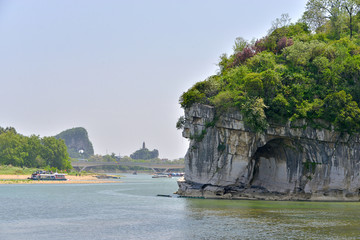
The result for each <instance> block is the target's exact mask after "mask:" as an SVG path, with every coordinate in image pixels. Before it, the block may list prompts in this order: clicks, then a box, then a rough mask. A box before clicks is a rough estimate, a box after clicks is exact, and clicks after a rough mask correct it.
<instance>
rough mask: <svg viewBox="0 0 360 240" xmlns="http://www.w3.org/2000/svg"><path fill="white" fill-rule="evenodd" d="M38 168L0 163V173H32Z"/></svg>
mask: <svg viewBox="0 0 360 240" xmlns="http://www.w3.org/2000/svg"><path fill="white" fill-rule="evenodd" d="M37 170H39V169H37V168H26V167H24V168H21V167H14V166H11V165H0V175H31V174H32V173H33V172H35V171H37Z"/></svg>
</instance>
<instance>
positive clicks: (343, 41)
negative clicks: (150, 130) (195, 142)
mask: <svg viewBox="0 0 360 240" xmlns="http://www.w3.org/2000/svg"><path fill="white" fill-rule="evenodd" d="M359 10H360V1H356V0H327V1H326V0H309V1H308V3H307V8H306V12H305V13H304V15H303V17H302V19H301V20H299V21H298V22H297V23H293V24H290V19H289V16H288V15H286V14H284V15H282V17H281V18H280V19H276V21H275V22H273V27H272V28H271V30H270V31H269V34H268V35H267V36H265V37H263V38H261V39H259V40H257V41H253V42H251V43H250V42H247V41H245V40H244V39H242V38H237V39H236V40H235V46H234V47H233V49H234V52H233V54H232V55H230V56H227V55H226V54H223V55H222V56H221V57H220V61H219V64H218V65H219V68H220V69H219V72H218V74H216V75H214V76H210V77H209V78H208V79H206V80H205V81H202V82H198V83H196V84H195V85H194V86H193V87H192V88H190V89H189V90H188V91H187V92H185V93H183V94H182V96H181V98H180V104H181V106H182V107H183V108H189V107H190V106H192V105H193V104H194V103H201V104H208V105H212V106H214V107H215V109H216V114H217V116H220V115H221V114H223V113H225V112H228V111H233V110H240V111H241V113H242V114H243V116H244V120H245V123H246V124H247V126H249V127H250V128H251V129H252V130H253V131H256V132H262V131H264V130H265V129H266V128H267V127H268V125H269V124H270V123H284V122H286V121H288V120H295V119H306V120H307V122H308V123H309V124H312V126H318V127H324V126H326V125H327V127H328V128H330V125H329V124H324V125H323V126H320V125H319V124H316V122H318V121H319V120H322V121H325V122H328V123H330V124H332V125H333V126H334V127H335V130H337V131H341V132H348V133H353V132H360V109H359V106H358V105H359V103H360V40H359V39H360V38H359V37H360V14H359ZM184 120H185V119H184V118H181V119H179V121H178V123H177V127H178V128H181V127H183V125H184Z"/></svg>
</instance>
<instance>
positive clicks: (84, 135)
mask: <svg viewBox="0 0 360 240" xmlns="http://www.w3.org/2000/svg"><path fill="white" fill-rule="evenodd" d="M55 138H57V139H59V138H60V139H63V140H64V141H65V144H66V146H67V149H68V153H69V156H70V157H72V158H88V157H90V156H92V155H94V148H93V145H92V143H91V142H90V139H89V136H88V132H87V131H86V129H85V128H82V127H77V128H72V129H68V130H65V131H63V132H61V133H59V134H58V135H56V136H55Z"/></svg>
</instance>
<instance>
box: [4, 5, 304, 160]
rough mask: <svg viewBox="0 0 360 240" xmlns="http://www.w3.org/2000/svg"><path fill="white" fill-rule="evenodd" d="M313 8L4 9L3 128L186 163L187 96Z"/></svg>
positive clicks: (101, 150)
mask: <svg viewBox="0 0 360 240" xmlns="http://www.w3.org/2000/svg"><path fill="white" fill-rule="evenodd" d="M305 4H306V0H271V1H269V0H251V1H247V0H217V1H215V0H126V1H125V0H8V1H6V0H0V66H1V71H0V83H1V94H0V102H1V115H0V116H1V117H0V126H2V127H7V126H12V127H15V128H16V130H17V131H18V132H19V133H22V134H24V135H27V136H28V135H31V134H36V135H40V136H53V135H56V134H58V133H59V132H61V131H63V130H65V129H69V128H73V127H84V128H86V129H87V131H88V133H89V137H90V140H91V141H92V143H93V145H94V149H95V153H98V154H106V153H112V152H114V153H116V155H118V154H119V153H120V154H121V155H122V156H123V155H130V154H131V153H132V152H134V151H135V150H137V149H139V148H140V147H141V146H142V142H143V141H145V142H146V145H147V148H149V149H150V150H152V149H154V148H156V149H158V150H159V152H160V157H161V158H169V159H175V158H179V157H183V156H184V155H185V153H186V149H187V147H188V140H186V139H183V138H182V136H181V131H178V130H176V128H175V124H176V121H177V119H178V118H179V117H180V116H181V115H183V111H182V109H181V108H180V105H179V104H178V100H179V97H180V95H181V94H182V93H183V92H184V91H186V90H187V89H188V88H190V87H191V86H192V85H193V84H194V83H196V82H198V81H202V80H204V79H206V78H207V77H208V76H210V75H213V74H215V73H216V72H217V70H218V67H217V65H216V63H217V62H218V59H219V56H220V55H221V54H222V53H228V54H230V53H231V52H232V46H233V43H234V40H235V38H236V37H243V38H245V39H247V40H251V39H252V38H260V37H262V36H264V35H266V33H267V30H268V29H269V28H270V27H271V22H272V21H274V20H275V19H276V18H279V17H280V16H281V14H282V13H288V14H289V15H290V17H291V18H292V19H293V21H296V20H297V19H299V18H300V17H301V14H302V12H303V11H304V8H305Z"/></svg>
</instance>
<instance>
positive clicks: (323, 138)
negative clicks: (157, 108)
mask: <svg viewBox="0 0 360 240" xmlns="http://www.w3.org/2000/svg"><path fill="white" fill-rule="evenodd" d="M214 115H215V110H214V108H213V107H211V106H206V105H200V104H195V105H193V106H192V107H191V108H189V109H186V110H185V119H186V122H185V126H184V131H183V136H184V137H185V138H189V139H190V146H189V149H188V151H187V154H186V156H185V178H184V179H182V180H179V182H178V184H179V190H178V193H179V194H180V195H182V196H189V197H206V198H231V199H242V198H246V199H268V200H329V201H334V200H336V201H358V200H359V199H360V193H359V191H360V175H359V173H360V139H359V136H357V135H356V136H349V135H347V134H341V133H339V132H335V131H329V130H325V129H321V130H319V129H314V128H311V127H307V126H306V122H305V121H298V122H291V123H290V122H289V123H288V124H286V125H282V126H275V125H271V126H270V127H269V128H268V129H267V131H266V132H265V133H262V134H259V133H254V132H252V131H250V130H249V129H248V128H247V127H246V126H245V124H244V121H243V118H242V115H241V114H240V113H238V112H234V113H229V114H226V115H223V116H221V117H220V118H219V119H218V120H217V121H214Z"/></svg>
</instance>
